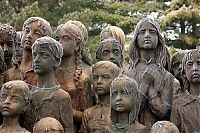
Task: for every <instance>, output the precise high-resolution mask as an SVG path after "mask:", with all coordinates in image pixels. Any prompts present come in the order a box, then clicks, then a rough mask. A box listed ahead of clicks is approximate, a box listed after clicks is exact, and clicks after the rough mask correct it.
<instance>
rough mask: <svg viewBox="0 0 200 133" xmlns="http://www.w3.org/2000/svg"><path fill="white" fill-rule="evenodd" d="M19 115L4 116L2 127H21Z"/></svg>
mask: <svg viewBox="0 0 200 133" xmlns="http://www.w3.org/2000/svg"><path fill="white" fill-rule="evenodd" d="M18 119H19V116H13V117H3V124H2V125H1V128H4V129H12V130H13V129H16V128H19V127H21V126H20V125H19V121H18Z"/></svg>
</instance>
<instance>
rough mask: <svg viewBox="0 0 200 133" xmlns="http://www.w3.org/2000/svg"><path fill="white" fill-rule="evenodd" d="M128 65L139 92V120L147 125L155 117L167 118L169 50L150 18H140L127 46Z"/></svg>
mask: <svg viewBox="0 0 200 133" xmlns="http://www.w3.org/2000/svg"><path fill="white" fill-rule="evenodd" d="M129 57H130V60H131V62H130V67H129V68H130V69H129V70H128V71H127V72H126V73H125V74H126V75H128V76H129V77H131V78H133V79H135V80H136V81H137V83H138V86H139V92H140V112H139V122H140V123H141V124H143V125H145V126H147V127H148V128H151V127H152V125H153V124H154V123H155V122H157V121H158V120H169V118H170V112H171V108H172V96H173V88H174V81H175V80H174V76H173V75H172V74H171V73H169V72H168V71H167V70H165V66H166V64H167V60H168V58H169V57H168V52H167V48H166V46H165V43H164V38H163V37H162V35H161V31H160V27H159V25H158V24H157V23H156V22H155V21H153V20H152V19H149V18H144V19H142V20H140V21H139V22H138V23H137V25H136V28H135V31H134V35H133V41H132V43H131V45H130V48H129Z"/></svg>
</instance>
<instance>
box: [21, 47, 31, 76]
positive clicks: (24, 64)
mask: <svg viewBox="0 0 200 133" xmlns="http://www.w3.org/2000/svg"><path fill="white" fill-rule="evenodd" d="M32 60H33V59H32V52H31V51H28V50H23V56H22V61H21V64H20V67H19V68H20V70H22V72H24V73H25V72H26V71H28V70H31V69H32Z"/></svg>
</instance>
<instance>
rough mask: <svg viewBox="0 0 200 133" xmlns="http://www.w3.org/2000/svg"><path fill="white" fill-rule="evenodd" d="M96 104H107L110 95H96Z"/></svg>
mask: <svg viewBox="0 0 200 133" xmlns="http://www.w3.org/2000/svg"><path fill="white" fill-rule="evenodd" d="M98 102H99V103H101V104H108V103H109V102H110V94H107V95H98Z"/></svg>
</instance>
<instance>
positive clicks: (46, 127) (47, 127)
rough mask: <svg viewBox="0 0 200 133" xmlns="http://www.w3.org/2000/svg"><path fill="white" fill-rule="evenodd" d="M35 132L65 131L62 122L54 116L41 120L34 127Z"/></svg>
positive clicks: (57, 132)
mask: <svg viewBox="0 0 200 133" xmlns="http://www.w3.org/2000/svg"><path fill="white" fill-rule="evenodd" d="M33 133H65V132H64V129H63V126H62V124H61V123H60V122H59V121H58V120H56V119H55V118H52V117H45V118H42V119H41V120H39V121H38V122H37V123H36V124H35V125H34V127H33Z"/></svg>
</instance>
